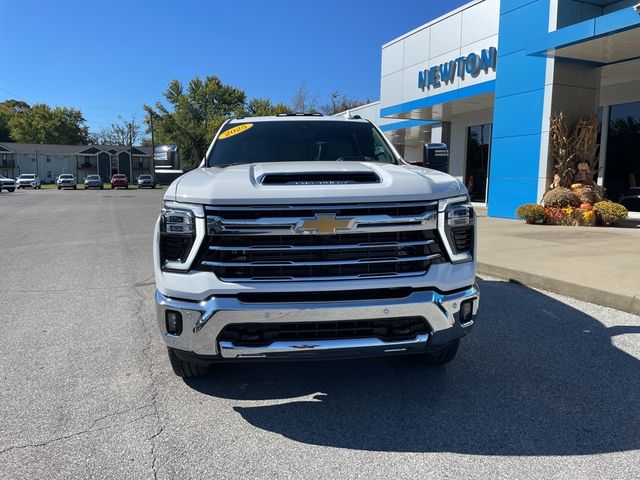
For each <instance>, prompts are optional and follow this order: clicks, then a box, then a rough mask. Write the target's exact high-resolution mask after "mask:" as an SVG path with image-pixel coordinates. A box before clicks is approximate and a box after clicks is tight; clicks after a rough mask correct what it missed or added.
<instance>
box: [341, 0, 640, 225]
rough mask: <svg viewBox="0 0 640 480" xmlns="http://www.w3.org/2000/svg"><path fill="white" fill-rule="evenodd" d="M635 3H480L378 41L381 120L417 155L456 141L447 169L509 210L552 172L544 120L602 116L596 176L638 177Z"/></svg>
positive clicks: (639, 75)
mask: <svg viewBox="0 0 640 480" xmlns="http://www.w3.org/2000/svg"><path fill="white" fill-rule="evenodd" d="M638 1H639V0H633V1H626V0H622V1H613V0H588V1H579V0H476V1H473V2H470V3H468V4H466V5H464V6H462V7H460V8H458V9H457V10H454V11H452V12H450V13H448V14H446V15H443V16H442V17H440V18H437V19H435V20H433V21H431V22H429V23H427V24H425V25H423V26H421V27H418V28H416V29H415V30H412V31H411V32H408V33H406V34H404V35H402V36H400V37H398V38H396V39H394V40H392V41H390V42H388V43H387V44H385V45H383V47H382V63H381V78H380V101H379V102H375V103H372V104H369V105H365V106H362V107H359V108H356V109H352V110H351V111H350V113H351V115H356V114H359V115H360V116H362V117H364V118H369V119H371V120H372V121H374V122H375V123H377V124H378V125H379V126H380V128H381V129H382V130H383V131H384V132H385V134H386V135H387V136H388V138H389V139H390V140H391V141H392V142H393V143H394V145H396V147H397V148H398V150H399V151H400V152H401V153H402V154H403V155H404V157H405V159H406V160H407V161H410V162H420V161H422V159H423V155H424V152H425V145H426V144H430V143H444V144H446V145H448V147H449V155H450V157H449V165H448V171H449V173H450V174H452V175H454V176H456V177H457V178H459V179H460V180H461V181H463V182H464V183H465V184H466V185H467V187H468V188H469V191H470V193H471V196H472V200H473V201H475V202H478V203H484V204H486V205H487V210H488V214H489V215H490V216H496V217H506V218H512V217H513V216H514V210H515V209H516V208H517V207H518V206H519V205H522V204H524V203H536V202H539V201H540V199H541V197H542V195H543V193H544V192H545V190H546V188H547V187H548V186H549V184H550V183H551V181H552V177H553V159H552V158H551V156H550V151H549V147H550V145H549V124H550V117H551V116H552V115H553V114H558V113H560V112H562V113H563V114H564V116H565V117H566V118H567V119H568V122H569V124H571V123H572V122H574V121H575V120H576V119H577V118H579V117H580V116H582V115H585V114H590V115H593V114H596V115H597V117H598V119H599V120H600V125H601V128H600V129H599V132H598V143H599V150H598V152H599V153H598V155H599V168H598V171H597V173H596V172H594V174H596V175H597V182H598V183H599V184H601V185H603V186H604V187H606V189H607V193H608V196H609V198H611V199H612V200H616V199H617V198H618V197H619V196H620V195H621V194H623V192H625V191H627V190H628V189H629V188H631V187H635V186H638V183H640V5H638V6H637V7H635V8H634V4H637V3H638Z"/></svg>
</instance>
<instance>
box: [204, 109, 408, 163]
mask: <svg viewBox="0 0 640 480" xmlns="http://www.w3.org/2000/svg"><path fill="white" fill-rule="evenodd" d="M305 161H366V162H383V163H397V161H396V159H395V157H394V155H393V154H392V153H391V150H390V149H389V147H388V145H387V143H386V141H385V140H384V139H383V138H382V136H381V135H380V134H379V133H378V131H377V130H376V129H375V128H374V127H373V125H371V124H370V123H365V122H356V121H351V120H345V121H327V120H292V121H286V120H280V121H277V120H276V121H264V122H256V123H228V124H227V125H225V127H224V129H223V130H222V132H221V133H220V135H219V136H218V139H217V141H216V143H215V144H214V146H213V149H212V151H211V154H210V155H209V157H208V159H207V165H208V166H210V167H223V166H228V165H238V164H247V163H260V162H305Z"/></svg>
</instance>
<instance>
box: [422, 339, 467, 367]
mask: <svg viewBox="0 0 640 480" xmlns="http://www.w3.org/2000/svg"><path fill="white" fill-rule="evenodd" d="M458 345H460V340H459V339H458V340H455V341H453V342H451V343H450V344H449V345H447V346H446V347H445V348H443V349H442V350H440V351H439V352H436V353H422V354H420V355H416V356H415V359H416V360H418V361H419V362H420V363H422V364H423V365H429V366H431V367H439V366H441V365H444V364H445V363H449V362H450V361H451V360H453V359H454V358H456V353H458Z"/></svg>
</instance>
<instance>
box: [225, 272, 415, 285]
mask: <svg viewBox="0 0 640 480" xmlns="http://www.w3.org/2000/svg"><path fill="white" fill-rule="evenodd" d="M425 273H427V271H426V270H421V271H416V272H407V273H361V274H359V275H333V276H326V277H325V276H323V277H290V276H282V277H278V276H271V277H220V280H222V281H223V282H239V283H249V282H320V281H337V280H360V279H363V278H389V277H393V278H396V277H415V276H416V275H424V274H425Z"/></svg>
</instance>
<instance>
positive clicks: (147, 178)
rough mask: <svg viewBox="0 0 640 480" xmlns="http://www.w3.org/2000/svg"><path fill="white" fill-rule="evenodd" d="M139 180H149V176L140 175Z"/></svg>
mask: <svg viewBox="0 0 640 480" xmlns="http://www.w3.org/2000/svg"><path fill="white" fill-rule="evenodd" d="M140 180H151V175H140Z"/></svg>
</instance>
